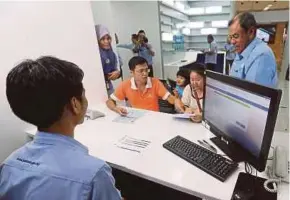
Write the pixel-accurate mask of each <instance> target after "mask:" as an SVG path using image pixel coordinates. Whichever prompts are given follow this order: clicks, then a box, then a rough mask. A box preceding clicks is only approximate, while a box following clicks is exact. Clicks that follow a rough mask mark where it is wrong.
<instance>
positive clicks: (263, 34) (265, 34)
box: [256, 29, 270, 43]
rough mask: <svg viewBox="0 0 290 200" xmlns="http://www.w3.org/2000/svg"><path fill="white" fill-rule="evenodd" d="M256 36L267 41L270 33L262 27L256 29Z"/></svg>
mask: <svg viewBox="0 0 290 200" xmlns="http://www.w3.org/2000/svg"><path fill="white" fill-rule="evenodd" d="M256 35H257V38H259V39H261V40H262V41H264V42H266V43H268V42H269V40H270V34H269V33H268V32H266V31H264V30H263V29H257V33H256Z"/></svg>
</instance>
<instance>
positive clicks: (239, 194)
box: [232, 191, 254, 200]
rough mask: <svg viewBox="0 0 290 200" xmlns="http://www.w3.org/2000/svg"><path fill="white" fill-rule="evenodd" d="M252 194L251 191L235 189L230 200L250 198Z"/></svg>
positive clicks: (247, 199)
mask: <svg viewBox="0 0 290 200" xmlns="http://www.w3.org/2000/svg"><path fill="white" fill-rule="evenodd" d="M253 197H254V194H253V193H252V192H244V191H237V192H235V194H234V195H233V197H232V200H252V198H253Z"/></svg>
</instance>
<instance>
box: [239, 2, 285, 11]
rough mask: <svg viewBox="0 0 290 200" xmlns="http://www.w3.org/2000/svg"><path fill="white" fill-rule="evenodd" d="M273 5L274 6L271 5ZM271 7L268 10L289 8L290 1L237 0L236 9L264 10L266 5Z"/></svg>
mask: <svg viewBox="0 0 290 200" xmlns="http://www.w3.org/2000/svg"><path fill="white" fill-rule="evenodd" d="M269 5H272V6H269ZM267 6H268V7H269V9H268V10H283V9H289V1H281V0H280V1H277V0H275V1H273V0H272V1H254V0H244V1H236V11H237V12H242V11H263V10H264V8H265V7H267Z"/></svg>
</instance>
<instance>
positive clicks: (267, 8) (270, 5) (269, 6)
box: [263, 4, 273, 11]
mask: <svg viewBox="0 0 290 200" xmlns="http://www.w3.org/2000/svg"><path fill="white" fill-rule="evenodd" d="M272 6H273V5H272V4H269V5H267V6H266V7H265V8H264V9H263V10H264V11H266V10H269V8H271V7H272Z"/></svg>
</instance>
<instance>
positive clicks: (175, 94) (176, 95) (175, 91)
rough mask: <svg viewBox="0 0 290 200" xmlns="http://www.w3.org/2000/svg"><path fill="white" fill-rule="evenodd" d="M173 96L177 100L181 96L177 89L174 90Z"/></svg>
mask: <svg viewBox="0 0 290 200" xmlns="http://www.w3.org/2000/svg"><path fill="white" fill-rule="evenodd" d="M173 94H174V96H175V97H176V98H179V95H178V92H177V90H176V89H174V90H173Z"/></svg>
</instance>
